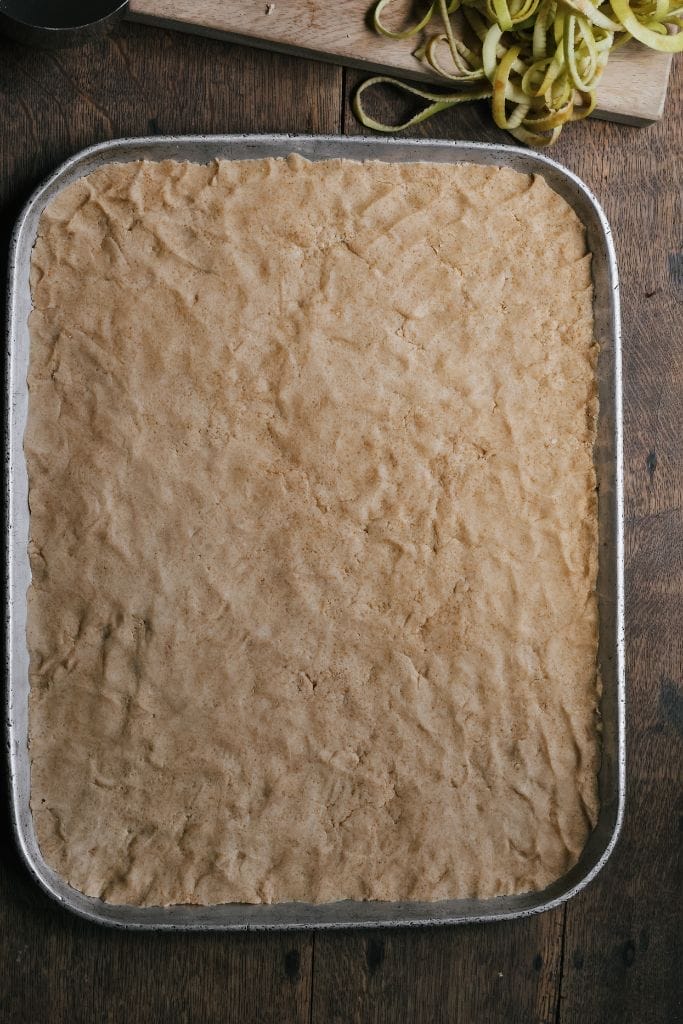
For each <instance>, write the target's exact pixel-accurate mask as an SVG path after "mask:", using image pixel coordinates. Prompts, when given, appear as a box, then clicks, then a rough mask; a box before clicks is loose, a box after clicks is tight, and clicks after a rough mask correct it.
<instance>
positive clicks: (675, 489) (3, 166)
mask: <svg viewBox="0 0 683 1024" xmlns="http://www.w3.org/2000/svg"><path fill="white" fill-rule="evenodd" d="M280 2H281V3H284V0H280ZM54 57H55V60H53V59H52V57H51V56H50V55H49V54H42V53H37V52H33V51H29V50H24V49H22V48H21V47H18V46H15V45H13V44H10V43H9V42H7V41H5V40H0V119H1V122H2V134H1V136H0V218H1V231H2V238H3V245H2V247H1V248H0V252H1V253H2V256H3V258H4V255H5V252H6V241H7V238H8V231H9V228H10V225H11V223H12V222H13V219H14V217H15V215H16V212H17V211H18V208H19V205H20V203H21V202H23V200H24V199H25V198H26V197H27V195H28V192H29V191H30V189H31V188H32V187H33V186H34V185H35V184H37V182H38V181H39V179H40V178H41V177H42V176H43V175H45V174H46V173H47V172H48V171H50V170H52V169H53V168H54V167H55V166H56V165H57V163H58V162H59V161H60V160H62V159H64V158H65V157H66V156H68V155H70V154H71V153H74V152H76V151H77V150H78V149H79V148H81V147H82V146H85V145H88V144H90V143H93V142H97V141H99V140H101V139H105V138H109V137H112V136H113V135H134V134H142V133H147V132H150V131H151V132H154V131H166V132H185V131H228V130H234V131H249V130H256V131H273V130H281V131H282V130H293V131H294V130H302V131H314V132H334V131H335V130H337V129H338V127H339V125H340V117H341V115H342V112H343V111H344V116H345V126H346V130H348V131H349V132H356V133H357V132H358V126H357V125H356V124H355V122H354V121H353V118H352V116H351V115H350V113H349V112H348V108H346V107H342V103H341V100H342V96H341V87H342V73H341V72H340V71H339V70H338V69H335V68H332V67H330V66H326V67H323V66H320V65H313V64H311V63H308V62H303V61H297V60H294V59H288V58H282V57H276V56H273V55H271V54H266V53H263V52H261V53H258V52H255V51H249V50H247V49H241V48H238V47H234V46H229V45H227V44H223V43H220V42H215V41H208V40H205V39H200V38H197V37H194V38H193V37H189V36H183V35H180V34H175V33H168V32H162V31H159V30H152V29H147V28H144V27H134V26H130V25H129V26H123V27H121V28H120V29H118V30H117V32H116V33H115V34H114V35H112V36H110V37H109V38H108V39H106V40H102V41H100V42H96V43H89V44H87V46H84V47H83V48H82V49H80V50H74V51H62V52H59V53H57V54H55V55H54ZM346 77H347V78H348V83H347V89H348V90H350V89H351V88H353V85H354V82H355V81H357V80H358V79H359V78H361V77H362V76H356V77H354V76H353V75H352V74H350V73H349V74H347V75H346ZM682 89H683V61H681V60H678V61H674V74H673V78H672V87H671V90H670V95H669V99H668V104H667V109H666V112H665V117H664V120H663V122H662V123H661V125H659V126H656V127H653V128H650V129H645V130H641V129H633V128H619V127H616V126H614V125H610V124H606V123H604V122H603V123H601V122H592V123H591V124H584V125H576V126H572V127H571V128H570V129H569V130H567V131H566V132H565V133H564V134H563V136H562V138H561V140H560V144H559V146H558V147H556V149H555V151H554V153H553V155H555V156H557V158H558V159H560V160H562V161H563V162H565V163H566V164H568V165H569V166H570V167H572V169H574V170H576V171H577V172H578V173H580V174H582V175H583V177H584V178H585V179H586V180H587V181H588V183H589V184H590V185H591V186H592V187H593V188H594V190H595V191H596V192H597V194H598V196H599V198H600V199H601V201H602V202H603V203H604V205H605V207H606V209H607V213H608V216H609V217H610V218H611V220H612V223H613V226H614V229H615V234H616V242H617V249H618V255H619V261H620V266H621V273H622V285H623V293H622V294H623V307H624V354H625V384H626V395H625V398H626V401H625V418H626V470H627V480H626V498H627V559H628V562H627V568H628V575H627V586H628V595H627V597H628V601H627V606H628V607H627V611H628V644H627V647H628V671H629V681H628V690H629V744H630V749H629V761H628V783H629V796H628V800H627V816H626V824H625V828H624V832H623V836H622V839H621V841H620V844H619V846H618V848H617V851H616V852H615V854H614V856H613V859H612V860H611V862H610V863H609V864H608V865H607V867H606V868H605V869H604V872H603V874H602V876H601V877H600V878H599V879H598V880H597V881H596V882H595V883H594V884H593V885H592V886H591V887H590V888H589V889H588V890H587V891H586V893H585V895H583V896H580V897H577V898H576V899H574V900H573V901H572V902H571V903H570V904H568V906H567V908H566V909H565V910H560V911H557V912H553V913H551V914H546V915H542V916H541V917H537V918H532V919H528V920H526V921H519V922H509V923H503V924H499V925H483V926H480V927H467V928H443V929H433V930H420V931H403V932H398V931H392V932H376V931H373V932H368V933H364V934H359V933H355V934H351V933H345V934H340V935H332V934H329V933H328V934H319V935H317V936H315V937H312V936H311V935H294V936H274V935H271V936H228V935H221V934H216V935H210V936H197V935H191V934H188V935H174V936H165V935H133V934H124V933H120V932H115V931H112V930H106V929H99V928H96V927H94V926H91V925H87V924H85V923H83V922H80V921H79V920H77V919H76V918H74V917H72V916H70V915H69V914H67V913H65V912H62V911H60V910H59V909H58V908H56V907H55V906H54V905H53V904H52V903H51V902H50V901H48V899H47V898H46V897H43V896H42V895H41V893H40V892H39V891H38V890H37V889H36V887H35V886H34V885H33V884H32V883H31V882H30V880H29V879H28V877H27V876H26V874H25V872H24V871H23V869H22V867H21V866H20V864H19V862H18V857H17V855H16V853H15V852H14V847H13V844H12V842H11V840H10V839H9V838H8V821H7V811H6V804H5V803H3V805H2V808H3V814H2V817H1V819H0V827H2V831H1V832H0V835H2V836H3V838H2V840H1V841H0V977H1V978H2V984H1V985H0V1021H2V1022H3V1024H5V1022H6V1024H61V1022H62V1021H64V1022H67V1021H68V1022H70V1024H81V1022H83V1024H92V1022H100V1021H103V1022H113V1024H128V1022H130V1021H135V1022H136V1024H157V1022H158V1024H175V1022H182V1024H194V1022H197V1024H200V1022H201V1024H204V1022H213V1021H219V1020H220V1021H226V1022H228V1024H232V1022H238V1021H240V1022H242V1021H244V1022H245V1024H250V1022H257V1021H259V1022H261V1021H265V1022H269V1021H273V1022H275V1021H277V1022H282V1024H290V1022H291V1024H299V1022H302V1021H303V1022H309V1021H311V1022H314V1024H328V1022H330V1021H335V1020H338V1021H342V1020H343V1021H345V1022H346V1021H350V1022H354V1021H363V1022H365V1021H370V1022H373V1021H376V1022H384V1021H387V1022H388V1021H391V1022H392V1024H394V1022H407V1024H423V1022H424V1024H431V1022H433V1021H444V1022H446V1021H448V1022H449V1024H452V1022H453V1024H489V1022H492V1024H497V1022H499V1021H500V1022H502V1021H505V1024H540V1022H548V1021H549V1022H552V1024H664V1022H666V1024H676V1022H677V1021H679V1022H680V1021H681V1020H683V1013H682V1012H681V988H680V981H679V980H678V977H677V973H676V967H677V965H678V964H680V962H681V959H682V958H681V949H680V925H679V924H678V920H679V919H680V910H681V906H680V891H681V885H680V882H681V879H680V853H679V851H680V841H681V831H682V830H681V814H682V810H683V809H682V808H681V807H680V791H681V785H680V783H681V773H680V764H681V760H680V759H681V752H682V751H681V747H682V745H683V740H682V739H681V732H682V730H683V722H682V719H683V707H682V683H683V678H682V677H683V651H682V649H681V643H682V635H683V629H682V624H683V579H682V570H681V557H682V556H681V552H683V536H682V533H683V512H682V508H683V495H682V494H681V490H682V487H683V437H682V434H683V432H682V431H681V409H682V408H683V393H682V387H683V380H682V368H681V354H682V352H683V326H682V324H683V251H681V243H682V242H683V237H682V236H681V223H683V218H682V216H681V213H682V211H681V206H680V180H681V170H682V161H683V122H682V120H681V102H682V99H683V96H682ZM378 102H380V100H378ZM381 103H382V111H383V113H384V114H385V115H386V116H395V115H396V114H397V113H398V112H399V106H400V104H399V103H398V102H397V101H395V99H393V98H392V97H387V98H385V99H382V100H381ZM415 134H420V133H419V132H416V133H415ZM421 134H423V135H428V134H429V135H436V136H445V137H453V138H472V139H477V140H479V141H485V140H487V139H488V140H491V141H494V140H497V141H508V140H507V138H506V136H505V135H504V134H503V133H501V132H498V131H497V129H495V128H494V127H492V126H491V123H490V120H489V115H488V112H487V109H486V105H485V104H474V105H472V106H471V107H468V108H460V109H459V110H453V111H450V112H449V113H448V114H445V115H443V117H442V118H440V119H438V120H434V121H431V122H429V123H428V124H427V125H426V126H424V130H423V132H422V133H421ZM565 921H566V927H565ZM499 974H502V975H503V977H502V978H500V977H499ZM560 979H561V987H560Z"/></svg>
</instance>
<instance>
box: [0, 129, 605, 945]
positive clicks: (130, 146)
mask: <svg viewBox="0 0 683 1024" xmlns="http://www.w3.org/2000/svg"><path fill="white" fill-rule="evenodd" d="M292 152H296V153H300V154H301V155H302V156H305V157H308V158H309V159H312V160H316V159H318V160H319V159H325V158H328V157H346V158H350V159H377V160H388V161H392V162H396V161H406V162H414V161H416V160H419V161H433V162H437V163H476V164H485V165H493V166H501V167H511V168H513V169H514V170H517V171H521V172H523V173H535V174H541V175H543V177H544V178H545V179H546V181H547V182H548V184H549V185H550V186H551V187H552V188H553V189H554V190H555V191H556V192H557V193H558V194H559V195H561V196H562V197H563V198H564V199H565V200H567V202H568V203H569V204H570V206H572V208H573V209H574V210H575V211H576V213H577V214H578V216H579V218H580V219H581V220H582V222H583V223H584V225H585V227H586V231H587V238H588V245H589V248H590V250H591V251H592V253H593V259H592V268H593V285H594V318H595V333H596V337H597V340H598V341H599V343H600V356H599V360H598V371H597V373H598V389H599V398H600V415H599V420H598V437H597V442H596V446H595V465H596V471H597V476H598V484H599V513H598V517H599V573H598V596H599V612H600V639H599V655H598V656H599V663H600V673H601V677H602V683H603V693H602V723H603V737H602V741H603V753H602V767H601V771H600V780H599V785H600V797H601V811H600V816H599V819H598V823H597V825H596V827H595V829H594V830H593V833H592V835H591V837H590V839H589V841H588V844H587V846H586V849H585V850H584V853H583V855H582V857H581V859H580V861H579V863H578V864H577V865H576V866H575V867H574V868H572V870H571V871H570V872H569V873H568V874H566V875H565V876H564V877H562V878H560V879H559V880H557V881H556V882H554V883H553V884H552V885H550V886H549V887H548V888H546V889H544V890H542V891H541V892H532V893H526V894H522V895H518V896H498V897H495V898H492V899H487V900H479V899H465V900H463V899H460V900H443V901H438V902H433V903H432V902H425V901H414V902H413V901H406V902H386V903H384V902H374V901H373V902H363V901H351V900H346V901H343V902H338V903H327V904H308V903H279V904H277V903H276V904H270V905H248V904H219V905H213V906H209V907H198V906H187V905H183V906H170V907H133V906H121V905H113V904H108V903H104V902H103V901H102V900H100V899H97V898H96V897H90V896H85V895H83V894H82V893H80V892H77V891H76V890H75V889H73V888H71V886H69V885H68V884H67V882H66V881H65V880H64V879H63V878H62V877H61V876H59V875H58V874H57V873H56V872H55V871H53V870H52V869H51V868H50V867H49V866H48V865H47V864H46V863H45V861H44V860H43V857H42V855H41V853H40V850H39V848H38V844H37V841H36V836H35V832H34V828H33V819H32V815H31V810H30V806H29V800H30V760H29V752H28V692H29V682H28V650H27V645H26V604H27V602H26V594H27V588H28V585H29V583H30V568H29V562H28V551H27V544H28V526H29V514H28V481H27V475H26V462H25V459H24V452H23V435H24V429H25V424H26V414H27V404H28V388H27V382H26V370H27V366H28V352H29V334H28V323H27V321H28V314H29V312H30V309H31V298H30V290H29V269H30V259H31V250H32V248H33V244H34V242H35V238H36V233H37V228H38V221H39V218H40V214H41V212H42V210H43V208H44V207H45V205H46V203H48V202H49V201H50V200H51V199H52V198H54V196H55V195H56V194H57V193H58V192H59V191H60V190H61V189H62V188H64V187H65V186H67V185H69V184H70V183H71V182H73V181H75V180H76V179H78V178H80V177H82V176H83V175H85V174H89V173H90V172H91V171H94V170H96V169H97V168H98V167H100V166H102V165H103V164H106V163H110V162H117V163H122V162H126V161H130V160H139V159H143V158H144V159H150V160H163V159H168V158H173V159H184V160H192V161H196V162H200V163H205V162H208V161H211V160H213V159H215V158H216V157H222V158H226V159H259V158H262V157H269V156H286V155H287V154H289V153H292ZM8 286H9V291H8V318H7V329H8V335H7V346H6V379H7V387H8V395H7V398H8V401H7V422H6V424H5V488H6V497H7V498H8V501H6V509H7V513H6V522H5V529H6V543H7V562H6V565H7V580H6V584H7V615H6V630H7V644H6V652H7V653H6V662H7V663H6V669H7V680H8V683H7V709H6V710H7V742H8V752H9V788H10V804H11V808H12V824H13V829H14V832H15V836H16V841H17V844H18V847H19V849H20V851H21V853H22V855H23V858H24V861H25V862H26V865H27V867H28V870H29V871H30V873H31V875H32V876H33V877H34V879H35V880H36V881H37V882H38V883H39V885H40V886H41V887H42V888H43V889H44V890H45V891H46V892H47V893H49V894H50V895H51V896H52V897H53V898H54V899H55V900H56V901H57V902H58V903H59V904H61V905H62V906H64V907H68V908H69V909H70V910H72V911H74V912H75V913H77V914H79V915H80V916H82V917H84V918H87V919H89V920H91V921H95V922H98V923H100V924H106V925H111V926H114V927H120V928H133V929H161V930H169V929H194V930H210V929H222V930H231V931H246V930H260V929H266V930H272V929H300V928H305V929H309V928H358V927H373V928H376V927H382V926H387V927H396V926H397V925H405V926H418V925H420V926H424V925H436V924H455V923H465V922H469V923H473V922H484V921H500V920H506V919H510V918H515V917H527V916H528V915H530V914H534V913H538V912H540V911H543V910H549V909H551V908H553V907H556V906H558V905H559V904H561V903H563V902H564V901H565V900H567V899H569V898H570V897H571V896H573V895H575V894H576V893H577V892H579V891H580V890H582V889H584V888H585V886H586V885H588V884H589V882H591V881H592V879H593V878H594V877H595V876H596V874H597V873H598V872H599V871H600V869H601V868H602V867H603V865H604V864H605V862H606V861H607V859H608V857H609V856H610V854H611V852H612V850H613V848H614V845H615V843H616V841H617V838H618V835H619V831H620V828H621V823H622V818H623V813H624V798H625V680H624V581H623V573H624V551H623V467H622V410H621V403H622V380H621V333H620V316H619V285H618V276H617V266H616V259H615V254H614V246H613V243H612V236H611V230H610V227H609V224H608V223H607V220H606V218H605V215H604V213H603V211H602V209H601V208H600V206H599V204H598V202H597V200H596V199H595V196H594V195H593V194H592V192H591V191H590V189H589V188H588V187H587V186H586V185H585V184H584V183H583V182H582V181H581V180H580V179H579V178H577V177H576V176H575V175H574V174H572V173H571V172H570V171H568V170H567V169H566V168H564V167H562V166H561V165H560V164H558V163H556V162H555V161H554V160H551V159H549V158H548V157H545V156H542V155H541V154H538V153H534V152H531V151H528V150H523V149H519V148H517V147H512V146H492V145H488V144H484V143H472V142H449V141H432V140H410V141H403V140H396V139H375V138H362V137H357V136H356V137H342V136H301V135H214V136H165V137H164V136H156V137H152V138H138V139H116V140H113V141H111V142H105V143H101V144H99V145H96V146H92V147H90V148H88V149H85V150H83V151H82V152H80V153H78V154H76V155H75V156H73V157H72V158H71V159H70V160H68V161H66V163H64V164H63V165H62V166H61V167H60V168H59V169H58V170H57V171H56V172H55V173H54V174H53V175H52V176H51V177H50V178H49V179H48V180H47V181H46V182H45V183H44V184H43V185H41V186H40V188H38V189H37V191H36V192H35V193H34V194H33V196H32V197H31V198H30V200H29V201H28V203H27V205H26V207H25V208H24V210H23V212H22V214H21V216H20V218H19V221H18V223H17V225H16V228H15V231H14V234H13V237H12V241H11V246H10V254H9V282H8Z"/></svg>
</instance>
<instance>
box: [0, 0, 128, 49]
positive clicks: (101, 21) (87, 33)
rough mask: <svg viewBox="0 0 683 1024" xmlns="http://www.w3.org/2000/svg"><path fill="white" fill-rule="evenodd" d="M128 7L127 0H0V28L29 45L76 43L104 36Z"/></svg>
mask: <svg viewBox="0 0 683 1024" xmlns="http://www.w3.org/2000/svg"><path fill="white" fill-rule="evenodd" d="M127 7H128V2H127V0H0V31H2V32H4V33H5V34H6V35H9V36H12V38H13V39H16V40H17V41H18V42H20V43H25V44H26V45H28V46H40V47H43V48H47V49H55V48H57V47H61V46H73V45H75V44H77V43H79V42H81V41H82V40H83V38H84V37H93V36H100V35H104V33H105V32H108V31H109V29H110V28H111V26H112V25H113V24H115V23H116V22H117V21H118V20H119V19H120V18H122V17H123V15H124V14H125V12H126V9H127Z"/></svg>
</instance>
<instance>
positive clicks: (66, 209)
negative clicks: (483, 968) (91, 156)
mask: <svg viewBox="0 0 683 1024" xmlns="http://www.w3.org/2000/svg"><path fill="white" fill-rule="evenodd" d="M32 290H33V300H34V310H33V313H32V315H31V321H30V329H31V344H32V349H31V362H30V375H29V377H30V379H29V386H30V413H29V422H28V429H27V433H26V439H25V449H26V454H27V459H28V466H29V475H30V505H31V532H30V555H31V566H32V571H33V583H32V586H31V589H30V592H29V625H28V640H29V648H30V657H31V704H30V743H31V756H32V809H33V814H34V818H35V824H36V828H37V834H38V838H39V843H40V847H41V850H42V852H43V854H44V856H45V858H46V860H47V861H48V862H49V864H51V865H52V866H53V867H54V868H55V869H57V871H59V872H60V873H61V874H62V875H63V876H64V877H65V878H66V879H67V880H68V881H69V882H70V883H71V885H72V886H74V887H75V888H76V889H79V890H81V891H83V892H84V893H87V894H90V895H96V896H101V897H102V898H103V899H105V900H108V901H111V902H115V903H133V904H141V905H148V904H170V903H182V902H188V903H199V904H210V903H221V902H231V901H246V902H261V901H263V902H271V901H281V900H308V901H328V900H337V899H341V898H347V897H350V898H356V899H382V900H396V899H418V898H419V899H430V900H432V899H442V898H449V897H464V896H479V897H491V896H495V895H497V894H502V893H516V892H521V891H525V890H531V889H538V888H541V887H543V886H545V885H546V884H547V883H549V882H551V881H552V880H554V879H555V878H557V877H558V876H560V875H561V874H562V873H563V872H565V871H566V870H567V869H568V868H569V867H570V866H571V865H572V864H574V863H575V861H576V860H577V858H578V856H579V854H580V852H581V850H582V847H583V846H584V844H585V841H586V838H587V836H588V833H589V831H590V828H591V825H592V824H593V823H594V822H595V819H596V815H597V809H598V801H597V786H596V773H597V769H598V765H599V757H600V747H599V737H598V725H597V704H598V685H597V681H596V647H597V611H596V600H595V594H594V590H595V578H596V550H597V535H596V529H597V528H596V495H595V477H594V470H593V463H592V446H593V442H594V436H595V419H596V409H597V402H596V387H595V380H594V376H595V375H594V366H595V358H596V346H595V343H594V340H593V322H592V290H591V281H590V256H589V255H588V254H587V252H586V243H585V238H584V232H583V229H582V227H581V225H580V223H579V222H578V220H577V218H576V217H575V215H574V214H573V212H572V211H571V210H570V208H569V207H568V206H567V205H566V204H565V202H564V201H563V200H562V199H561V198H559V197H558V196H557V195H556V194H555V193H553V192H552V191H551V190H550V189H549V188H548V186H547V185H546V184H545V183H544V181H543V180H542V179H540V178H531V177H528V176H525V175H521V174H518V173H516V172H513V171H510V170H506V169H497V168H484V167H477V166H474V165H463V166H455V167H454V166H446V165H444V166H435V165H427V164H417V165H410V164H394V165H392V164H385V163H367V164H358V163H354V162H351V161H339V160H333V161H327V162H324V163H317V164H315V163H308V162H306V161H304V160H302V159H301V158H299V157H290V158H288V159H287V160H258V161H253V162H218V163H214V164H212V165H210V166H200V165H194V164H187V163H176V162H171V161H168V162H163V163H147V162H142V163H132V164H125V165H114V164H111V165H108V166H106V167H104V168H102V169H100V170H98V171H97V172H95V173H93V174H91V175H90V176H89V177H87V178H83V179H81V180H80V181H78V182H77V183H75V184H73V185H71V186H70V187H68V188H66V189H65V190H64V191H63V192H62V193H61V194H60V195H59V196H58V197H57V198H56V199H55V200H54V201H53V202H52V203H51V204H50V205H49V207H48V208H47V210H46V211H45V213H44V215H43V219H42V221H41V226H40V233H39V238H38V241H37V244H36V246H35V250H34V256H33V265H32Z"/></svg>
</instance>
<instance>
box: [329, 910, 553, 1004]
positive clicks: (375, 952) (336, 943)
mask: <svg viewBox="0 0 683 1024" xmlns="http://www.w3.org/2000/svg"><path fill="white" fill-rule="evenodd" d="M563 922H564V910H563V909H559V910H554V911H551V912H550V913H547V914H544V915H542V916H540V917H534V918H527V919H526V920H525V921H518V922H514V923H512V922H510V923H505V924H491V925H488V926H485V927H484V928H482V927H481V926H478V927H477V926H474V927H471V926H468V925H463V926H461V927H459V928H450V929H447V930H445V931H443V932H440V933H436V932H434V931H432V930H427V929H420V930H412V929H411V930H410V931H406V932H398V931H396V932H388V933H382V932H369V933H367V934H363V935H361V934H358V933H356V934H353V935H334V934H331V933H324V934H322V935H319V936H317V937H316V940H315V943H316V944H315V972H314V976H313V1000H312V1019H313V1020H314V1021H318V1022H320V1024H394V1022H397V1021H401V1022H403V1021H405V1022H413V1021H415V1022H417V1021H420V1022H421V1021H425V1022H429V1024H447V1022H452V1021H457V1022H463V1024H470V1022H471V1024H475V1022H479V1021H481V1022H485V1024H512V1022H519V1024H527V1022H532V1021H533V1022H537V1024H555V1021H556V1015H557V999H558V985H559V979H560V970H561V962H562V932H563Z"/></svg>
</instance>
